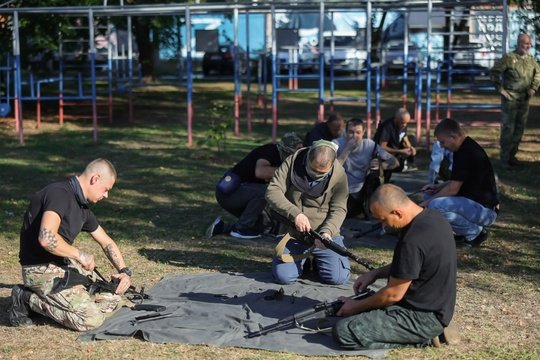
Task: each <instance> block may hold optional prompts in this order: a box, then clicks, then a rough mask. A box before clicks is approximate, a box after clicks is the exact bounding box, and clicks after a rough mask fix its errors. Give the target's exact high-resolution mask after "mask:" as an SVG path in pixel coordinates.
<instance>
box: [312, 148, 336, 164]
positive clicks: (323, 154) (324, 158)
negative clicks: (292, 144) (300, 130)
mask: <svg viewBox="0 0 540 360" xmlns="http://www.w3.org/2000/svg"><path fill="white" fill-rule="evenodd" d="M334 160H336V151H335V150H334V149H333V148H331V147H329V146H318V147H314V148H312V149H310V151H309V153H308V161H309V164H310V165H311V168H312V169H314V168H318V169H329V168H330V167H332V165H333V164H334Z"/></svg>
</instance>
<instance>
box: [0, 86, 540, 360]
mask: <svg viewBox="0 0 540 360" xmlns="http://www.w3.org/2000/svg"><path fill="white" fill-rule="evenodd" d="M351 94H352V93H351V92H350V91H343V95H351ZM356 95H357V94H356ZM399 95H400V94H398V93H397V92H396V91H392V90H387V91H386V92H385V93H384V95H383V108H382V117H383V119H384V118H386V117H389V116H392V114H393V112H394V110H395V109H396V107H397V106H398V105H399V103H400V100H399V99H400V98H399ZM194 99H195V100H194V101H195V104H194V112H195V116H196V119H195V121H194V133H195V140H194V145H193V146H192V147H187V146H186V129H185V128H186V126H185V122H186V121H185V118H186V115H185V114H186V111H185V92H184V91H183V90H179V89H178V88H174V87H168V86H162V87H151V88H141V89H138V90H137V91H136V93H135V101H134V120H133V121H132V122H128V121H127V106H126V99H125V98H121V99H117V100H116V101H115V109H114V121H113V123H112V124H109V123H107V122H106V120H101V119H100V131H99V143H98V144H94V143H93V140H92V132H91V121H89V120H83V119H77V116H78V115H79V114H89V113H90V107H89V106H82V105H80V106H78V107H71V108H69V109H66V112H67V113H68V114H72V115H75V119H74V120H68V121H67V122H66V124H65V125H64V126H63V127H60V126H59V125H58V121H57V117H56V114H57V112H56V109H54V107H55V105H54V104H46V105H45V106H44V108H45V110H44V115H43V116H44V119H43V123H42V126H41V128H40V129H37V128H36V122H35V114H34V110H33V107H34V106H33V105H32V104H26V103H25V105H24V106H25V108H24V116H25V122H24V133H25V145H24V146H21V145H19V144H18V141H17V136H16V133H15V129H14V125H13V124H14V123H13V119H10V118H1V119H0V141H1V143H0V153H1V155H0V179H1V180H0V193H1V197H0V227H1V229H2V230H1V231H0V247H1V248H2V249H3V251H2V252H1V253H0V310H1V311H0V338H1V339H2V340H1V341H0V359H43V358H52V357H55V358H107V359H109V358H127V359H146V358H150V357H152V358H189V359H275V358H279V359H301V358H303V357H300V356H296V355H293V354H287V353H281V354H276V353H271V352H267V351H258V350H251V349H239V348H217V347H214V346H192V345H183V344H153V343H147V342H143V341H139V340H134V339H129V340H124V341H101V342H93V343H82V342H78V341H77V340H76V339H77V336H78V334H77V333H75V332H73V331H70V330H65V329H63V328H61V327H59V326H57V325H55V324H53V323H52V322H49V321H45V320H41V321H40V322H39V324H38V325H37V326H31V327H28V328H12V327H9V325H8V318H7V314H6V310H7V309H8V306H9V305H10V303H11V300H10V292H11V287H12V286H13V285H14V284H17V283H20V282H21V276H20V266H19V263H18V243H19V229H20V226H21V221H22V215H23V213H24V211H25V209H26V206H27V205H28V199H29V197H30V196H31V195H32V194H33V193H34V192H35V191H37V190H38V189H40V188H42V187H43V186H45V185H46V184H48V183H50V182H52V181H56V180H60V179H64V178H66V177H68V176H70V175H72V174H75V173H78V172H80V171H81V170H82V169H83V168H84V166H85V165H86V163H88V162H89V161H90V160H92V159H94V158H97V157H105V158H107V159H109V160H111V161H112V162H113V163H114V164H115V165H116V167H117V170H118V173H119V179H118V181H117V184H116V186H115V187H114V189H113V190H112V191H111V192H110V198H109V199H107V200H105V201H102V202H100V203H99V204H98V205H96V206H95V207H94V212H95V214H96V216H97V217H98V219H99V220H100V223H101V225H102V226H103V227H104V228H105V229H106V230H107V231H108V232H109V234H110V235H111V236H112V237H113V239H115V240H116V241H117V242H118V244H119V246H120V247H121V249H122V252H123V255H124V257H125V259H126V261H127V262H128V264H129V265H131V266H132V267H133V268H134V271H135V273H134V279H133V280H134V283H135V285H136V286H138V287H139V286H141V285H145V286H147V287H150V286H152V285H153V284H155V283H156V282H157V281H159V279H160V278H161V277H162V276H163V275H165V274H167V273H173V272H174V273H192V272H208V271H220V272H221V271H239V272H250V271H269V270H270V269H271V266H270V257H271V255H272V253H273V246H272V245H271V244H270V243H269V242H263V243H257V242H241V241H236V240H232V239H229V238H227V237H216V238H213V239H211V240H206V239H205V238H204V230H205V228H206V226H207V225H208V224H209V223H210V222H211V221H212V220H213V219H214V217H215V216H217V215H224V214H223V211H222V210H221V209H220V208H219V206H218V205H217V204H216V202H215V198H214V194H213V192H214V184H215V182H216V181H217V179H219V177H220V176H221V175H222V174H223V172H224V171H225V170H226V169H228V168H229V167H230V166H232V165H233V164H234V163H235V162H236V161H238V160H239V159H240V158H241V157H242V156H243V155H245V154H246V153H247V152H248V151H249V150H250V149H252V148H253V147H254V146H256V145H259V144H263V143H267V142H270V140H271V124H270V120H269V121H268V123H265V121H264V120H263V119H264V114H263V111H262V110H261V109H259V108H257V107H256V102H255V101H254V100H255V99H253V100H252V101H253V104H254V107H253V119H254V128H253V132H252V133H251V134H246V126H245V123H244V118H242V121H243V123H242V127H241V129H242V135H241V136H239V137H234V136H233V135H232V134H231V133H230V131H229V132H228V133H227V139H226V148H225V150H221V151H218V149H217V147H216V145H215V143H213V142H211V141H206V140H205V139H206V138H207V136H208V131H209V130H211V129H213V128H217V127H218V125H219V124H220V122H222V121H223V119H230V118H231V117H232V111H227V113H225V114H224V115H222V116H216V114H215V113H213V112H212V111H211V108H212V104H216V103H220V104H224V103H225V102H228V103H232V85H230V84H225V83H216V82H207V83H200V84H197V85H196V87H195V89H194ZM454 101H459V102H464V103H465V102H482V103H488V102H496V101H498V99H497V97H496V96H493V95H489V96H480V95H478V94H471V93H461V94H454ZM316 109H317V100H316V98H315V97H314V96H313V95H309V94H300V95H290V94H284V95H283V96H282V97H281V99H280V103H279V114H280V120H279V122H280V125H279V134H280V135H281V134H283V133H284V132H285V131H289V130H295V131H297V132H298V133H299V134H301V135H302V136H303V134H304V133H305V132H306V131H307V129H309V127H310V126H312V124H313V122H314V121H315V119H316ZM424 109H425V107H424ZM336 110H338V111H340V112H341V113H342V114H343V115H344V116H345V117H346V118H349V117H352V116H359V117H362V118H363V117H364V114H365V109H364V108H363V107H362V106H360V105H354V104H353V105H351V104H336ZM242 111H243V110H242ZM539 113H540V101H539V100H538V99H534V100H533V106H532V107H531V112H530V119H529V124H528V128H527V131H526V133H525V136H524V142H523V144H522V147H521V151H520V153H519V154H518V157H519V158H520V159H521V160H523V161H524V162H525V164H524V165H523V166H522V167H520V168H518V169H515V170H504V169H502V168H501V167H500V166H499V164H498V162H497V160H496V159H497V158H498V134H499V128H498V127H497V124H498V119H499V115H498V114H497V113H486V112H461V113H454V114H453V115H452V116H453V117H454V118H455V119H456V120H458V121H463V124H464V125H465V128H466V130H467V131H468V133H469V134H470V135H472V136H473V137H474V138H475V139H477V140H479V141H480V142H481V143H482V144H483V145H484V146H485V147H486V150H487V152H488V154H489V155H490V157H491V158H492V160H493V163H494V164H495V169H496V172H497V174H498V178H499V182H500V190H501V199H502V211H501V214H500V216H499V218H498V219H497V221H496V223H495V224H494V225H493V226H492V229H491V230H492V231H491V234H490V238H489V240H488V241H487V242H486V243H485V244H484V245H483V246H482V247H480V248H477V249H470V250H465V249H459V250H458V299H457V306H456V314H455V317H454V319H455V322H456V323H457V325H458V326H459V327H460V328H461V331H462V342H461V344H459V345H457V346H452V347H443V348H439V349H436V348H426V349H409V348H407V349H399V350H394V351H392V352H391V353H390V356H389V357H390V358H391V359H410V358H426V359H447V358H452V359H538V358H540V353H539V348H538V344H539V343H540V326H539V325H540V322H539V320H538V319H539V317H540V306H539V300H538V299H539V295H540V285H539V284H540V277H539V275H540V261H539V260H540V258H539V254H540V219H539V217H538V208H539V193H540V190H539V188H538V181H539V179H540V143H539V140H538V139H540V116H539V115H538V114H539ZM100 114H101V115H104V116H105V115H106V107H100ZM105 118H106V117H105ZM478 124H481V126H479V125H478ZM427 164H428V152H427V151H426V150H425V149H424V150H422V151H420V152H419V165H421V166H422V167H426V166H427ZM76 245H77V246H78V247H81V248H83V249H85V250H87V251H89V252H91V253H93V254H94V255H95V256H96V260H97V266H98V267H100V268H101V270H102V272H104V273H111V268H110V266H109V265H108V262H107V261H106V260H105V257H104V256H102V255H101V254H100V253H99V252H100V251H99V249H98V248H97V246H96V245H95V244H94V243H93V241H92V240H91V239H90V238H89V237H88V236H86V235H84V234H81V235H80V236H79V238H78V239H77V242H76ZM352 250H353V251H354V252H355V253H357V254H358V255H360V256H361V257H362V258H365V259H367V260H368V261H370V262H372V263H377V264H383V263H386V262H388V261H390V260H391V254H392V252H391V250H386V249H373V248H369V249H368V248H362V247H357V248H353V249H352ZM353 270H354V272H355V273H356V274H359V273H361V272H363V271H364V269H363V268H361V267H359V266H354V267H353Z"/></svg>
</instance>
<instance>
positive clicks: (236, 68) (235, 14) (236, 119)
mask: <svg viewBox="0 0 540 360" xmlns="http://www.w3.org/2000/svg"><path fill="white" fill-rule="evenodd" d="M233 20H234V24H233V26H234V47H233V59H234V135H235V136H238V135H240V96H241V88H240V84H239V83H240V79H239V78H240V76H239V73H240V71H239V66H238V65H239V62H238V60H239V59H238V8H234V11H233Z"/></svg>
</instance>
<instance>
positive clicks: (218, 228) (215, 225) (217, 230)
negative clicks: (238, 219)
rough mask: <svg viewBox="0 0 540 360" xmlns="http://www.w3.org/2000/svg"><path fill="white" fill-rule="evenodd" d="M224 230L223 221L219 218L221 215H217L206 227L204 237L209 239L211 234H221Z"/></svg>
mask: <svg viewBox="0 0 540 360" xmlns="http://www.w3.org/2000/svg"><path fill="white" fill-rule="evenodd" d="M224 230H225V223H224V222H223V220H222V219H221V216H218V217H217V218H216V219H215V220H214V221H213V222H212V224H211V225H210V226H209V227H208V229H206V238H207V239H210V238H211V237H212V236H216V235H218V234H223V232H224Z"/></svg>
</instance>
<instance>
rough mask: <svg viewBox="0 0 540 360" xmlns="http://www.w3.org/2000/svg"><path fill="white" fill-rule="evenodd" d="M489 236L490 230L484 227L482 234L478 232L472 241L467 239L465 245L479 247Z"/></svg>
mask: <svg viewBox="0 0 540 360" xmlns="http://www.w3.org/2000/svg"><path fill="white" fill-rule="evenodd" d="M488 236H489V232H488V231H487V230H486V229H482V231H480V234H478V235H477V236H476V237H475V238H474V239H472V240H470V241H465V242H464V245H465V246H467V247H478V246H480V245H481V244H482V243H483V242H484V241H486V240H487V238H488Z"/></svg>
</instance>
